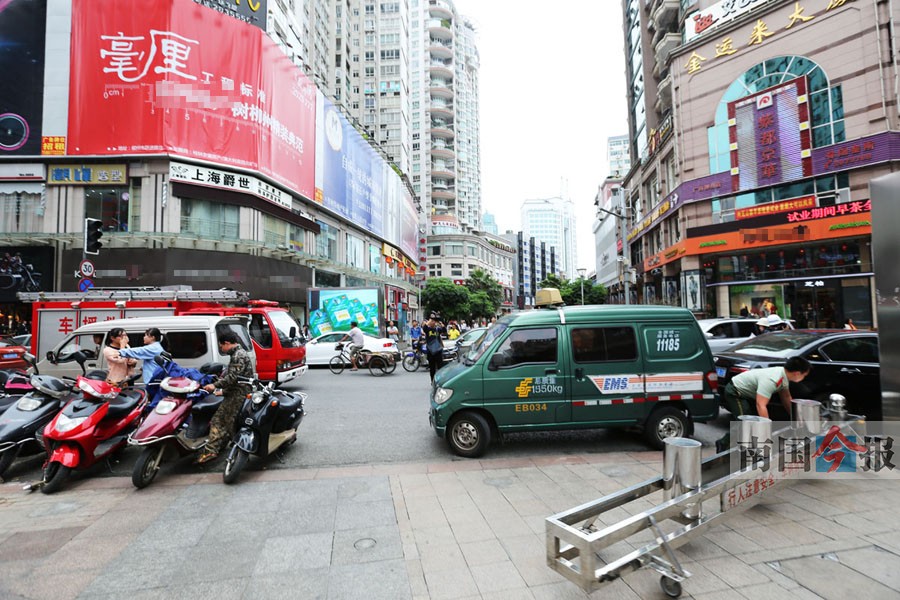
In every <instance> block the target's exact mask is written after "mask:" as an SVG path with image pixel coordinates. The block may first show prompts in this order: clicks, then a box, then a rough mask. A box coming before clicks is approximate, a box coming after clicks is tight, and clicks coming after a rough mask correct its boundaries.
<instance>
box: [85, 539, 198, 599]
mask: <svg viewBox="0 0 900 600" xmlns="http://www.w3.org/2000/svg"><path fill="white" fill-rule="evenodd" d="M188 555H189V550H188V548H167V549H165V550H164V551H163V550H162V549H159V550H156V549H152V548H148V549H145V550H143V551H136V550H134V549H132V548H126V550H125V551H123V552H122V553H121V554H120V555H119V557H118V558H117V559H116V560H115V561H113V562H111V563H109V564H108V565H107V566H106V568H105V569H104V570H103V571H102V572H101V573H100V574H99V575H98V576H97V577H96V578H94V579H93V581H91V583H90V585H89V586H87V588H86V589H85V594H86V595H89V594H95V595H102V594H117V595H119V596H120V597H127V596H130V595H131V593H132V592H135V591H137V590H149V589H154V588H159V587H163V586H167V585H170V584H171V583H173V582H175V581H184V580H177V578H176V577H175V575H176V574H177V572H178V570H179V569H181V568H182V565H183V564H184V562H185V560H186V559H187V557H188ZM192 560H193V557H192ZM193 581H196V580H187V581H184V582H185V583H192V582H193Z"/></svg>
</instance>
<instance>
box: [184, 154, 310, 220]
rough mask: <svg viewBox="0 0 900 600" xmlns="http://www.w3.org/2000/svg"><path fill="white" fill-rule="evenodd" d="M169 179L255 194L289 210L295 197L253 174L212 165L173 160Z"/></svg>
mask: <svg viewBox="0 0 900 600" xmlns="http://www.w3.org/2000/svg"><path fill="white" fill-rule="evenodd" d="M169 180H170V181H179V182H183V183H191V184H194V185H202V186H204V187H212V188H217V189H220V190H231V191H233V192H242V193H244V194H253V195H254V196H258V197H260V198H262V199H263V200H268V201H269V202H271V203H272V204H277V205H278V206H281V207H282V208H286V209H288V210H290V209H291V206H292V204H293V198H292V197H291V195H290V194H288V193H286V192H283V191H281V190H280V189H278V188H277V187H275V186H272V185H269V184H268V183H266V182H265V181H261V180H259V179H257V178H256V177H253V176H251V175H240V174H237V173H229V172H228V171H221V170H219V169H213V168H210V167H198V166H196V165H186V164H184V163H178V162H172V163H170V164H169Z"/></svg>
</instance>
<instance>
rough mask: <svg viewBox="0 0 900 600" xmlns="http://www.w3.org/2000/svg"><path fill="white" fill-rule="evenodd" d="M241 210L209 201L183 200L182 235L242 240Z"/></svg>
mask: <svg viewBox="0 0 900 600" xmlns="http://www.w3.org/2000/svg"><path fill="white" fill-rule="evenodd" d="M239 216H240V209H239V208H238V207H237V206H230V205H227V204H218V203H216V202H210V201H208V200H196V199H194V198H182V200H181V233H188V234H192V235H196V236H197V237H200V238H213V239H217V238H224V239H229V240H237V239H240V237H239V236H240V219H239Z"/></svg>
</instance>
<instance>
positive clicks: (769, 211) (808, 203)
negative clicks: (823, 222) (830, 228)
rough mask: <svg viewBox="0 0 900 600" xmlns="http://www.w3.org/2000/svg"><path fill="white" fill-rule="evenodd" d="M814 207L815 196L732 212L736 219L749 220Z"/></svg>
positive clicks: (758, 205) (759, 205)
mask: <svg viewBox="0 0 900 600" xmlns="http://www.w3.org/2000/svg"><path fill="white" fill-rule="evenodd" d="M815 205H816V197H815V196H804V197H802V198H794V199H793V200H785V201H783V202H769V203H767V204H757V205H756V206H751V207H748V208H738V209H737V210H735V211H734V216H735V218H736V219H751V218H753V217H761V216H763V215H774V214H775V213H781V212H788V211H792V210H798V209H804V208H813V207H815ZM832 216H833V215H832Z"/></svg>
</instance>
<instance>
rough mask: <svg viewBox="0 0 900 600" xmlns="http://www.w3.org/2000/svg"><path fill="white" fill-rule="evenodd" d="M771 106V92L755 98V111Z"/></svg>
mask: <svg viewBox="0 0 900 600" xmlns="http://www.w3.org/2000/svg"><path fill="white" fill-rule="evenodd" d="M770 106H772V92H767V93H765V94H762V95H760V96H757V97H756V110H762V109H764V108H769V107H770Z"/></svg>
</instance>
